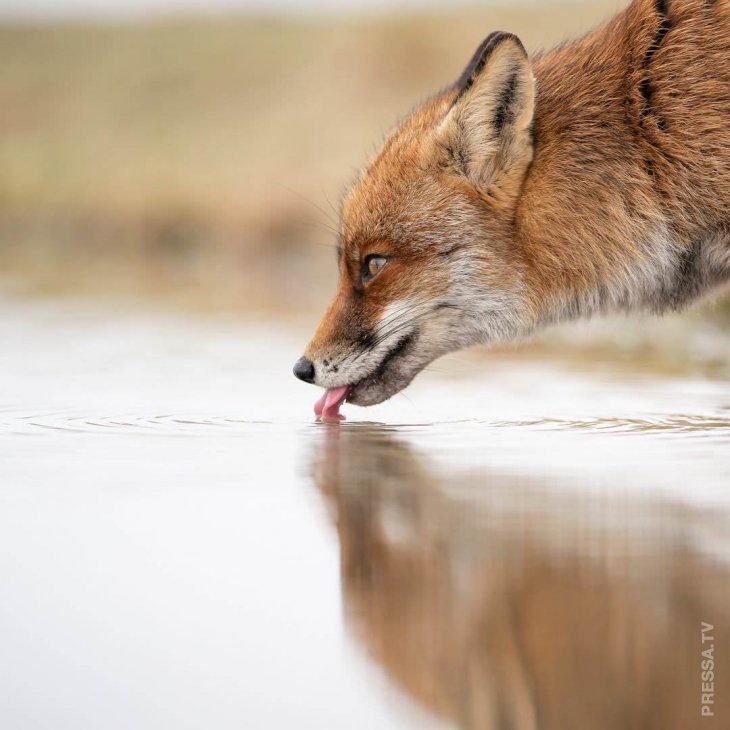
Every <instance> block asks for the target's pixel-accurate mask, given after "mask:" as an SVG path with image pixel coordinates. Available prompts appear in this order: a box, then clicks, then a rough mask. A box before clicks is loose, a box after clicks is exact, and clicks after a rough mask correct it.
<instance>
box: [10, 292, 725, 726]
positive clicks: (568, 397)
mask: <svg viewBox="0 0 730 730" xmlns="http://www.w3.org/2000/svg"><path fill="white" fill-rule="evenodd" d="M2 312H3V313H2V315H0V342H2V348H1V350H0V386H1V390H0V393H2V396H1V398H2V400H1V401H0V448H1V449H2V451H1V453H2V459H1V460H0V504H1V505H2V507H1V509H0V585H2V594H1V595H2V599H1V600H0V647H2V659H1V660H0V725H1V726H2V727H7V728H13V729H16V728H17V729H18V730H24V729H25V728H50V727H53V728H61V727H63V728H65V727H68V728H95V729H96V728H100V727H103V728H120V729H121V728H125V729H127V728H131V727H134V728H155V729H156V730H157V729H161V728H181V727H191V728H193V727H195V728H199V727H215V728H228V727H230V728H233V727H235V728H241V727H244V728H292V727H297V728H305V727H306V728H309V727H311V728H345V727H346V728H411V727H412V728H428V727H435V728H440V727H474V728H556V729H560V730H566V729H569V728H581V729H583V728H593V729H597V730H601V729H602V728H621V729H624V728H631V727H636V728H650V729H651V728H657V730H659V729H661V730H672V729H673V728H677V729H678V730H679V729H680V728H681V729H682V730H687V729H692V728H700V727H701V728H710V727H727V726H728V718H730V715H729V714H728V712H729V711H730V710H729V708H728V703H729V702H730V673H728V672H727V671H721V670H718V673H717V675H716V677H715V687H714V696H713V699H714V702H715V704H714V705H712V706H711V709H712V710H713V711H714V713H715V717H714V719H713V718H702V717H701V709H702V704H701V700H702V698H701V671H702V669H701V665H700V662H701V660H702V657H701V652H702V650H703V649H707V648H708V647H709V646H710V645H712V646H713V647H714V649H713V651H714V653H715V659H716V661H717V662H718V663H720V664H719V666H723V665H724V667H727V665H728V662H730V621H729V619H730V615H729V614H730V572H729V567H730V565H729V560H730V531H729V529H728V528H729V527H730V449H728V445H729V443H730V387H729V386H728V383H727V382H722V381H711V380H701V379H692V378H672V379H669V378H665V377H660V376H656V375H651V374H647V373H644V374H642V375H627V374H625V373H623V374H621V375H620V376H619V375H615V374H612V373H611V372H610V370H609V369H607V368H606V369H604V370H600V371H597V370H594V371H590V372H588V371H585V370H584V371H579V370H576V369H574V368H573V369H571V368H568V367H561V366H558V365H556V364H554V363H552V364H549V363H544V362H534V361H533V362H523V361H521V360H520V358H519V355H515V356H514V358H513V359H511V360H505V359H504V358H499V359H498V358H494V359H492V358H485V359H484V360H483V361H480V362H477V361H475V360H473V359H470V358H468V357H467V358H466V359H463V360H460V359H458V358H457V359H456V360H452V361H451V362H450V363H449V362H447V363H445V364H440V365H439V368H438V371H437V372H432V373H427V374H425V375H424V376H423V377H422V378H420V379H419V381H418V382H417V383H416V385H415V386H414V387H413V388H411V389H409V391H408V392H407V394H406V396H405V397H400V398H396V399H394V400H393V401H392V402H390V403H388V404H384V405H383V406H380V407H378V408H375V409H372V410H368V411H362V410H359V409H356V408H353V407H350V406H347V405H346V406H345V407H344V409H343V410H344V412H345V413H346V414H347V415H348V417H349V419H350V420H349V421H348V422H347V423H345V424H343V425H342V426H338V425H334V426H325V425H320V424H315V423H313V422H312V419H311V418H310V413H311V406H312V404H313V402H314V399H315V397H314V396H315V393H314V389H312V388H311V387H307V386H304V385H302V384H299V383H297V382H296V381H295V380H294V379H293V378H292V377H291V375H290V368H291V364H292V363H293V361H294V359H295V358H296V357H297V356H298V354H299V350H300V348H301V345H302V342H303V339H304V337H305V334H306V333H291V332H288V331H286V330H285V329H282V328H280V327H277V326H274V325H270V324H259V325H256V326H250V325H242V324H240V323H236V322H231V321H225V320H220V319H218V320H210V319H208V320H203V319H199V320H197V319H196V320H190V319H187V320H186V319H182V318H177V319H175V318H167V317H162V316H155V317H151V316H149V315H146V314H144V313H129V312H120V311H114V310H111V309H107V310H103V309H92V308H90V307H88V306H87V307H81V306H74V305H69V304H56V303H47V302H46V303H28V302H26V303H22V304H21V303H14V302H7V301H6V302H3V309H2ZM702 622H705V623H708V624H712V626H713V629H712V630H710V631H709V632H706V636H708V637H709V636H712V640H711V641H706V642H705V644H704V645H703V644H702Z"/></svg>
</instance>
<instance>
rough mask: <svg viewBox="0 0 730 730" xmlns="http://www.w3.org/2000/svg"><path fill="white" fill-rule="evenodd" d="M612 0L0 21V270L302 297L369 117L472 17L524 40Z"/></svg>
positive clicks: (436, 72) (414, 92) (316, 297)
mask: <svg viewBox="0 0 730 730" xmlns="http://www.w3.org/2000/svg"><path fill="white" fill-rule="evenodd" d="M618 4H620V3H618V1H617V0H616V1H614V2H608V1H606V0H599V1H598V2H595V3H582V4H577V5H576V4H570V5H559V6H555V5H550V6H547V7H546V6H545V5H539V6H535V7H525V6H517V7H510V6H507V5H505V6H504V7H498V8H489V7H484V8H481V9H476V10H475V9H473V8H472V9H469V10H466V9H463V10H454V9H448V10H444V11H443V12H441V11H439V12H428V13H420V14H417V15H413V14H408V15H390V16H387V17H382V16H366V17H347V16H344V17H343V16H339V17H337V18H326V17H323V18H309V19H305V18H300V19H296V20H292V19H286V18H275V17H262V16H251V17H244V16H236V17H224V18H216V19H212V18H179V19H175V18H169V19H165V20H156V21H147V22H136V23H124V24H115V25H94V24H58V25H35V26H31V25H24V26H23V25H9V26H8V25H6V26H4V27H0V108H1V109H2V110H3V112H2V114H0V264H1V265H2V267H3V271H4V272H5V275H6V276H5V280H6V284H7V282H8V275H9V274H11V273H14V274H16V275H18V276H19V277H20V278H19V279H16V281H21V282H23V285H24V286H27V285H28V282H31V283H32V285H33V286H34V287H36V288H38V289H41V290H44V291H53V292H61V291H71V292H77V291H98V292H107V293H109V292H114V291H118V292H121V293H127V292H129V293H136V294H139V293H143V294H146V295H149V294H156V295H161V296H164V297H172V298H173V299H176V300H179V301H183V302H193V303H195V304H196V305H198V306H210V307H215V308H220V307H222V308H227V307H237V308H240V307H246V306H253V305H257V306H271V305H275V306H280V307H282V308H285V309H286V308H288V307H290V306H291V305H292V303H296V304H297V305H298V307H300V308H302V307H303V308H305V309H306V308H307V307H308V306H310V305H311V307H312V308H315V307H319V306H321V304H322V302H323V301H324V299H325V298H326V296H327V294H328V293H329V291H330V289H331V286H332V281H333V280H334V275H335V274H334V265H333V263H332V261H333V256H332V252H331V250H330V247H331V245H332V244H333V243H334V236H333V235H332V233H331V231H330V230H328V228H329V227H331V226H333V225H334V218H335V213H334V208H335V207H336V204H337V200H338V198H339V195H340V193H341V190H342V188H343V186H344V185H345V184H346V183H347V181H348V180H349V179H350V178H351V176H352V174H353V172H354V171H355V170H356V169H357V167H358V166H360V165H361V164H362V163H363V162H364V161H365V160H366V159H367V157H368V155H369V154H370V153H371V152H372V151H373V150H374V149H375V147H376V146H377V144H378V142H379V141H380V140H381V138H382V135H383V134H384V132H386V131H387V129H388V128H389V127H390V126H391V125H392V124H393V123H395V121H396V120H397V119H398V118H399V117H400V116H402V115H403V114H404V113H406V112H407V111H408V110H409V108H411V107H412V106H413V105H414V104H415V103H417V102H418V101H419V99H421V98H423V97H424V96H426V95H429V94H431V93H433V92H434V91H436V90H437V89H439V88H441V87H443V86H445V85H446V84H448V83H450V82H451V81H452V80H453V79H454V78H456V77H457V75H458V74H459V73H460V71H461V69H462V68H463V66H464V65H465V63H466V62H467V60H468V59H469V57H470V55H471V53H472V52H473V50H474V49H475V48H476V46H477V45H478V43H479V42H480V40H481V39H482V38H483V37H484V36H485V35H486V34H487V33H489V32H490V31H492V30H494V29H496V28H502V29H509V30H512V31H515V32H517V33H519V34H520V35H521V36H522V37H523V39H524V40H525V42H526V43H527V45H528V46H529V47H531V48H533V49H535V48H538V47H541V46H543V45H549V44H551V43H553V42H556V41H558V40H560V39H562V38H564V37H566V36H569V35H572V34H575V33H578V32H580V31H582V30H585V29H587V28H589V27H590V26H592V25H594V24H595V23H596V22H598V21H599V20H600V19H602V18H603V17H606V16H608V15H610V13H611V12H612V11H613V10H614V9H615V8H616V7H617V5H618Z"/></svg>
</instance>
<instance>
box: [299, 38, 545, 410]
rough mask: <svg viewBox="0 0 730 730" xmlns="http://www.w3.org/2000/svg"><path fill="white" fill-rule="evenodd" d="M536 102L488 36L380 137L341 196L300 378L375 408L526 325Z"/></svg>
mask: <svg viewBox="0 0 730 730" xmlns="http://www.w3.org/2000/svg"><path fill="white" fill-rule="evenodd" d="M534 97H535V84H534V79H533V75H532V70H531V66H530V62H529V60H528V57H527V54H526V52H525V49H524V47H523V46H522V44H521V42H520V41H519V39H518V38H517V37H515V36H513V35H510V34H507V33H493V34H491V35H490V36H489V37H488V38H486V39H485V40H484V42H483V43H482V44H481V45H480V46H479V48H478V49H477V51H476V53H475V55H474V56H473V58H472V60H471V61H470V63H469V64H468V66H467V67H466V69H465V70H464V72H463V74H462V75H461V77H460V78H459V80H458V81H457V82H456V83H455V84H454V85H453V86H452V87H450V88H449V89H447V90H446V91H444V92H442V93H440V94H439V95H437V96H435V97H434V98H432V99H430V100H428V101H426V102H425V103H423V104H422V105H421V106H419V107H418V108H417V109H416V110H415V111H414V112H413V113H412V114H411V115H410V116H409V117H408V118H407V119H406V120H405V121H404V122H403V123H402V124H401V125H400V126H399V127H398V128H397V129H396V130H395V131H394V132H393V133H392V134H391V135H390V137H389V138H388V139H387V140H386V142H385V144H384V146H383V148H382V149H381V150H380V152H379V153H378V154H377V155H376V157H375V158H374V160H373V161H372V162H371V163H370V164H369V166H368V167H367V168H366V169H365V170H364V171H363V172H362V174H361V175H360V178H359V180H358V181H357V182H356V183H355V185H354V187H353V188H352V189H351V190H350V191H349V192H348V193H347V194H346V196H345V198H344V201H343V205H342V213H341V226H340V235H339V244H338V266H339V284H338V288H337V292H336V295H335V297H334V300H333V301H332V302H331V304H330V305H329V308H328V309H327V311H326V313H325V315H324V317H323V319H322V321H321V323H320V325H319V327H318V329H317V331H316V333H315V335H314V337H313V339H312V341H311V342H310V343H309V345H308V347H307V349H306V352H305V354H304V357H303V358H302V359H301V360H299V361H298V362H297V364H296V366H295V368H294V372H295V374H296V375H297V377H299V378H300V379H302V380H305V381H307V382H311V383H314V384H316V385H318V386H321V387H324V388H327V389H338V392H340V393H345V392H346V396H343V397H347V400H348V401H350V402H352V403H355V404H357V405H363V406H367V405H374V404H376V403H380V402H382V401H384V400H387V399H388V398H390V397H391V396H393V395H394V394H396V393H398V392H399V391H401V390H402V389H403V388H405V387H406V386H407V385H408V384H409V383H410V382H411V381H412V380H413V378H414V377H415V376H416V375H417V374H418V373H419V372H420V371H421V370H422V369H423V368H424V367H426V366H427V365H428V364H429V363H431V362H432V361H433V360H435V359H436V358H438V357H440V356H442V355H444V354H446V353H448V352H452V351H454V350H458V349H461V348H464V347H469V346H471V345H475V344H480V343H489V342H495V341H498V340H501V339H505V338H507V337H512V336H515V335H516V334H518V333H520V332H523V331H524V330H525V329H526V328H527V327H529V324H528V323H529V320H530V316H529V311H528V309H529V307H528V306H527V304H526V303H525V297H524V295H523V289H524V286H523V278H524V264H523V262H522V261H521V258H520V257H519V255H518V251H517V248H516V247H515V245H514V240H515V225H516V224H515V209H516V207H517V203H518V199H519V196H520V192H521V189H522V185H523V182H524V179H525V176H526V174H527V170H528V168H529V166H530V163H531V161H532V158H533V133H532V127H533V114H534V106H535V100H534ZM342 389H346V390H342Z"/></svg>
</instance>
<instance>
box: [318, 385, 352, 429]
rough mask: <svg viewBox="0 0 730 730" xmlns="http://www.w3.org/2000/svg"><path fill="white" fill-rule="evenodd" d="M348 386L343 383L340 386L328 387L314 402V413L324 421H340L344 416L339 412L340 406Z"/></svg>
mask: <svg viewBox="0 0 730 730" xmlns="http://www.w3.org/2000/svg"><path fill="white" fill-rule="evenodd" d="M349 392H350V388H349V386H347V385H343V386H342V387H341V388H330V389H329V390H327V391H325V394H324V395H323V396H322V397H321V398H320V399H319V400H318V401H317V402H316V403H315V404H314V415H315V416H317V418H323V419H325V420H326V421H342V420H343V419H344V418H345V417H344V416H343V415H341V414H340V406H341V405H342V404H343V403H344V402H345V398H347V394H348V393H349Z"/></svg>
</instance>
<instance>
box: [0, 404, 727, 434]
mask: <svg viewBox="0 0 730 730" xmlns="http://www.w3.org/2000/svg"><path fill="white" fill-rule="evenodd" d="M304 423H309V424H310V425H315V424H313V423H311V422H309V421H305V422H304ZM275 425H277V424H276V422H275V421H271V420H260V419H246V418H243V417H241V416H240V415H233V414H223V415H204V414H195V413H162V414H157V415H151V414H147V415H144V414H137V415H134V414H115V415H109V416H102V415H91V414H88V413H74V412H67V411H45V410H39V411H37V412H32V413H28V412H19V411H4V412H0V434H34V433H36V434H37V433H43V432H44V431H57V432H68V433H85V434H94V433H96V434H138V435H139V434H142V435H163V436H218V435H225V436H237V435H243V434H250V433H251V432H252V431H258V430H260V429H261V427H265V426H275ZM280 425H281V424H280ZM290 425H294V422H292V423H291V424H290ZM296 425H302V422H297V424H296ZM372 425H373V424H370V423H368V422H360V421H356V420H352V421H346V422H345V423H344V424H343V427H344V428H358V429H362V428H365V429H367V428H368V426H372ZM377 425H378V427H379V428H382V427H385V428H387V429H388V430H392V431H395V432H402V433H408V432H422V431H424V430H429V431H433V430H436V431H438V430H440V429H447V430H448V432H453V431H457V432H459V431H462V430H463V429H471V428H474V427H477V428H479V429H498V430H506V429H527V430H531V431H573V432H587V433H617V434H631V433H647V434H694V435H700V436H701V435H706V436H712V437H718V436H720V437H724V436H730V418H728V417H724V416H721V415H708V414H701V415H697V414H669V415H667V414H662V415H652V414H649V415H646V416H644V417H635V418H625V417H624V418H622V417H586V418H575V419H560V418H534V419H523V420H500V421H490V420H486V419H463V420H457V421H453V420H449V421H440V422H432V423H403V424H387V425H385V424H382V425H381V424H377Z"/></svg>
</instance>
